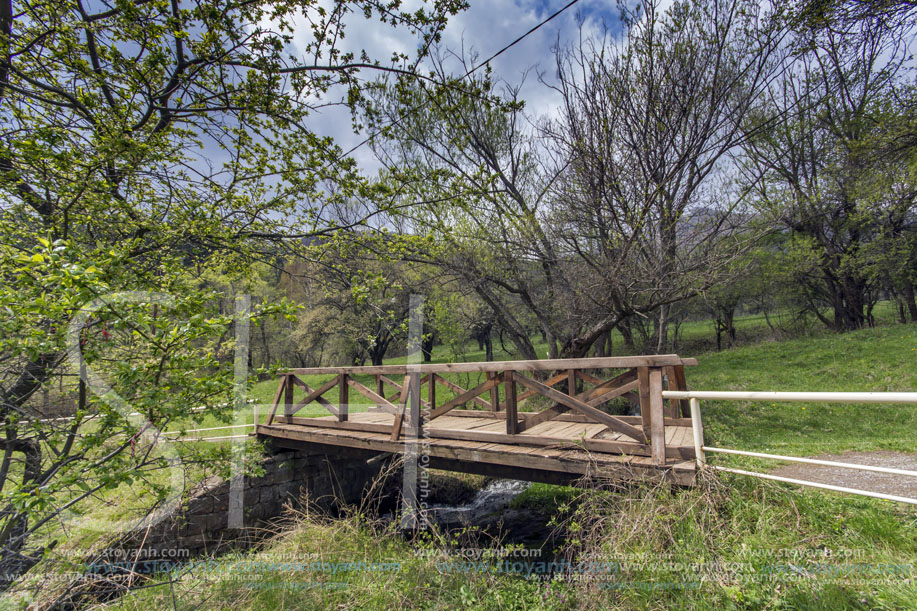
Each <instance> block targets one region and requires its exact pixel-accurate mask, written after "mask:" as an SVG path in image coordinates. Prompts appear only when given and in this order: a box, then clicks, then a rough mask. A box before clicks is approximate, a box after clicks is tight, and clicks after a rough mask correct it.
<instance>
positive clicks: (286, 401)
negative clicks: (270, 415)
mask: <svg viewBox="0 0 917 611" xmlns="http://www.w3.org/2000/svg"><path fill="white" fill-rule="evenodd" d="M284 381H285V383H286V388H285V390H284V397H283V415H284V416H286V421H287V423H288V424H289V422H290V418H292V417H293V374H292V373H288V374H287V375H286V376H284Z"/></svg>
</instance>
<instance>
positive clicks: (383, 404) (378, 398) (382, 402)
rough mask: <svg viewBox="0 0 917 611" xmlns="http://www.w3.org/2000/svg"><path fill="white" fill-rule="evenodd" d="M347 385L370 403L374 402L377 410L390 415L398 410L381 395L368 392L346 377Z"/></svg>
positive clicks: (368, 390) (361, 385)
mask: <svg viewBox="0 0 917 611" xmlns="http://www.w3.org/2000/svg"><path fill="white" fill-rule="evenodd" d="M347 384H349V385H350V386H352V387H353V388H354V390H356V391H357V392H358V393H360V394H361V395H363V396H364V397H366V398H367V399H369V400H370V401H375V402H376V404H377V406H378V407H379V409H382V410H384V411H387V412H389V413H392V414H395V413H397V410H398V408H397V407H396V406H395V404H394V403H392V402H391V401H389V400H388V399H386V398H385V397H383V396H382V395H379V394H377V393H375V392H373V391H372V390H370V389H369V388H367V387H366V386H364V385H363V384H360V383H359V382H357V381H356V380H354V379H353V378H351V377H348V378H347ZM385 408H389V409H385Z"/></svg>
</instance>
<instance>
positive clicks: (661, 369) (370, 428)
mask: <svg viewBox="0 0 917 611" xmlns="http://www.w3.org/2000/svg"><path fill="white" fill-rule="evenodd" d="M694 364H696V361H694V360H693V359H682V358H680V357H679V356H677V355H652V356H639V357H605V358H583V359H559V360H538V361H498V362H487V363H437V364H429V365H427V364H424V365H411V366H406V365H384V366H371V367H317V368H311V369H293V370H289V371H287V372H286V373H284V374H283V377H282V378H281V380H280V384H279V386H278V388H277V393H276V395H275V397H274V402H273V405H272V407H271V414H270V417H269V419H268V423H267V424H265V425H259V426H258V427H257V429H256V433H257V435H258V436H259V437H260V438H262V439H271V440H272V441H273V443H274V444H275V445H282V446H284V447H294V448H305V449H313V450H320V451H323V452H338V453H341V452H349V453H357V454H360V455H367V456H373V455H378V454H381V453H392V454H395V453H403V452H405V451H406V449H408V448H412V449H417V451H418V453H417V456H418V458H420V459H421V460H422V461H424V464H427V465H429V466H431V467H434V468H444V469H451V470H455V471H465V472H471V473H484V474H491V475H503V476H507V477H517V478H519V479H531V480H540V481H569V480H571V479H576V478H579V477H581V476H583V475H591V476H596V477H606V476H610V477H614V478H617V479H634V478H642V477H646V476H649V477H652V478H667V479H672V480H674V481H676V482H678V483H681V484H690V483H692V482H693V479H694V468H695V464H694V440H693V437H692V429H691V419H690V418H689V417H688V416H689V411H690V410H689V409H688V402H687V401H680V400H672V401H669V402H668V407H666V406H665V401H664V400H663V398H662V390H663V385H664V384H665V385H667V386H668V388H669V389H675V390H686V389H687V386H686V384H685V376H684V366H685V365H694ZM390 375H392V376H397V378H396V379H392V378H390V377H388V376H390ZM328 376H331V377H330V378H329V377H328ZM402 376H403V377H402ZM459 382H462V383H464V384H465V386H469V385H470V386H473V387H472V388H465V387H463V386H462V385H460V384H459ZM310 384H311V385H310ZM313 386H314V388H313ZM297 391H300V393H302V392H304V393H305V397H303V398H302V399H300V400H297V399H296V398H295V395H296V392H297ZM332 391H334V392H335V394H336V395H337V396H336V397H334V398H329V397H331V393H332ZM300 396H302V395H301V394H300ZM335 399H336V400H335ZM352 399H356V401H353V400H352ZM367 401H368V402H369V403H368V404H369V405H371V406H372V407H371V408H370V410H369V411H367V412H358V411H356V405H365V404H367V403H366V402H367ZM622 401H623V402H629V404H630V405H631V407H634V406H638V407H639V411H640V415H639V416H622V415H617V414H615V413H614V412H616V411H620V404H621V402H622ZM313 403H315V404H318V405H320V406H321V407H323V408H324V409H326V410H327V411H328V412H329V414H331V415H330V416H325V417H319V418H303V417H297V416H296V414H297V412H298V411H299V410H300V409H302V408H303V407H305V406H306V405H309V404H313ZM615 403H618V404H619V407H618V408H616V409H614V410H609V409H608V408H609V407H611V406H612V405H613V404H615ZM469 406H473V407H476V408H478V409H468V407H469ZM352 407H353V410H352ZM481 408H483V409H481Z"/></svg>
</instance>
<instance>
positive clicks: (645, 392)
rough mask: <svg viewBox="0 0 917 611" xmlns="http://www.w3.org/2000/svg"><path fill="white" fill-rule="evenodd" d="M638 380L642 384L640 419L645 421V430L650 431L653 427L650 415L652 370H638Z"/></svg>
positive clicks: (639, 368)
mask: <svg viewBox="0 0 917 611" xmlns="http://www.w3.org/2000/svg"><path fill="white" fill-rule="evenodd" d="M637 380H638V381H639V382H640V418H641V420H642V421H643V430H644V431H649V430H651V429H652V426H653V419H652V414H651V413H650V412H651V410H650V370H649V368H647V367H638V368H637Z"/></svg>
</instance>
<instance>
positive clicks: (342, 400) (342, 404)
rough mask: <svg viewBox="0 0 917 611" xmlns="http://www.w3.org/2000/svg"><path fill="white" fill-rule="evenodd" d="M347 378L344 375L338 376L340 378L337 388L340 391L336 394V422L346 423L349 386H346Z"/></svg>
mask: <svg viewBox="0 0 917 611" xmlns="http://www.w3.org/2000/svg"><path fill="white" fill-rule="evenodd" d="M349 377H350V376H348V375H347V374H346V373H342V374H341V375H340V378H339V379H338V386H340V390H339V391H338V393H339V394H338V397H339V399H338V410H339V413H338V421H339V422H347V411H348V409H349V406H350V394H349V391H350V386H348V385H347V381H348V379H349Z"/></svg>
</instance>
